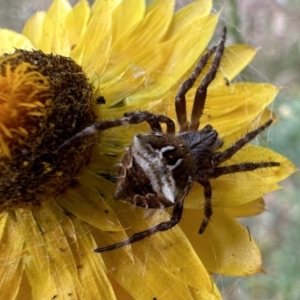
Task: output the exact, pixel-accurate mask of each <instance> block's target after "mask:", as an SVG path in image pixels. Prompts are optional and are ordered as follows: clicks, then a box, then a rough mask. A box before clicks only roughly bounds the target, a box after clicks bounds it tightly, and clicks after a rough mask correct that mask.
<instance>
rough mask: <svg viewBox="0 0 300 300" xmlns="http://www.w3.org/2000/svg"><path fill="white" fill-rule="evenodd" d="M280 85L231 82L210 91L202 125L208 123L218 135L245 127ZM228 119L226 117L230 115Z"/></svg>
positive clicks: (262, 108) (273, 95)
mask: <svg viewBox="0 0 300 300" xmlns="http://www.w3.org/2000/svg"><path fill="white" fill-rule="evenodd" d="M278 91H279V88H277V87H275V86H273V85H271V84H267V83H264V84H263V83H250V82H241V83H234V84H231V85H230V86H219V87H218V88H215V89H211V90H209V94H208V95H209V96H208V101H207V104H206V109H205V110H204V115H203V116H202V120H201V121H202V124H211V125H213V127H214V128H215V129H216V130H217V131H218V132H219V134H220V135H221V136H225V135H229V134H231V133H233V132H235V131H237V129H240V128H244V127H246V126H247V125H248V124H249V123H251V122H252V121H253V120H254V119H255V118H257V116H258V115H259V114H260V113H261V111H263V110H264V109H265V108H266V106H267V105H268V104H270V103H271V102H272V101H273V100H274V97H275V96H276V95H277V93H278ZM229 115H230V118H228V117H226V116H229Z"/></svg>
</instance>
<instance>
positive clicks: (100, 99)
mask: <svg viewBox="0 0 300 300" xmlns="http://www.w3.org/2000/svg"><path fill="white" fill-rule="evenodd" d="M105 102H106V101H105V98H104V97H103V96H99V97H97V98H96V103H97V104H105Z"/></svg>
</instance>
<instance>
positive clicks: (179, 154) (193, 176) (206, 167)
mask: <svg viewBox="0 0 300 300" xmlns="http://www.w3.org/2000/svg"><path fill="white" fill-rule="evenodd" d="M225 40H226V28H224V29H223V31H222V33H221V38H220V41H219V43H218V45H217V46H216V47H213V48H212V49H210V50H208V52H207V53H206V54H205V55H204V56H202V57H201V59H200V61H199V62H198V63H197V65H196V67H195V69H194V70H193V72H192V73H191V74H190V76H189V77H188V78H187V79H186V80H185V81H184V82H183V83H182V84H181V86H180V87H179V90H178V92H177V95H176V98H175V110H176V115H177V121H178V124H179V134H178V135H176V134H175V124H174V122H173V121H172V120H171V119H169V118H168V117H166V116H163V115H154V114H152V113H149V112H146V111H144V112H130V113H126V114H125V115H124V118H122V119H117V120H111V121H103V122H99V123H95V124H93V125H91V126H89V127H87V128H86V129H84V130H83V131H81V132H79V133H78V134H77V135H75V136H74V137H72V138H71V139H69V140H68V141H66V142H65V143H64V144H63V145H61V146H60V148H62V147H64V146H65V145H66V144H68V143H70V142H71V141H73V140H74V139H78V138H81V137H83V136H87V135H90V134H93V133H95V132H96V131H97V130H106V129H109V128H112V127H116V126H121V125H126V124H138V123H141V122H144V121H145V122H148V123H149V125H150V127H151V129H152V133H149V134H137V135H136V136H135V137H134V139H133V143H132V144H131V146H130V147H129V149H128V151H127V152H126V154H125V156H124V158H123V161H122V166H121V168H120V176H119V179H118V182H117V188H116V191H115V194H114V197H115V199H122V200H126V201H128V202H130V203H132V204H134V205H137V206H142V207H145V208H164V207H169V206H173V211H172V214H171V217H170V220H169V221H166V222H162V223H160V224H158V225H156V226H154V227H152V228H150V229H147V230H145V231H142V232H138V233H135V234H133V235H132V236H131V237H129V238H128V239H126V240H123V241H121V242H119V243H116V244H113V245H109V246H105V247H99V248H97V249H95V250H94V251H95V252H104V251H108V250H114V249H118V248H120V247H123V246H126V245H129V244H131V243H134V242H137V241H139V240H142V239H144V238H145V237H148V236H151V235H153V234H155V233H157V232H160V231H165V230H168V229H170V228H172V227H174V226H175V225H176V224H178V223H179V221H180V219H181V217H182V212H183V204H184V199H185V197H186V195H187V194H188V193H189V191H190V189H191V188H192V185H193V182H195V181H196V182H198V183H199V184H201V185H202V186H203V187H204V198H205V204H204V219H203V221H202V224H201V226H200V229H199V233H203V232H204V230H205V228H206V227H207V225H208V224H209V220H210V218H211V216H212V213H213V211H212V204H211V197H212V189H211V184H210V181H209V180H210V179H212V178H218V177H220V176H222V175H226V174H232V173H237V172H245V171H253V170H256V169H260V168H266V167H275V166H279V165H280V164H279V163H278V162H273V161H271V162H258V163H239V164H234V165H230V166H220V164H221V163H223V162H225V161H226V160H228V159H230V158H231V157H232V156H233V155H234V154H235V153H236V152H238V151H239V150H240V149H241V148H242V147H243V146H245V145H246V144H247V143H249V142H250V141H251V140H252V139H254V138H255V137H256V136H257V135H258V134H259V133H260V132H262V131H263V130H265V129H266V128H268V127H269V126H270V125H271V123H272V120H269V121H267V122H266V123H265V124H263V125H262V126H260V127H259V128H257V129H255V130H253V131H251V132H249V133H247V134H246V135H244V136H243V137H242V138H241V139H240V140H238V141H236V142H235V143H234V144H233V145H232V146H231V147H229V148H227V149H226V150H224V151H218V150H219V149H220V148H221V146H222V145H223V141H222V140H221V139H220V138H219V137H218V132H217V131H215V130H214V129H213V127H212V126H211V125H206V126H205V127H204V128H202V129H200V130H198V128H199V125H200V118H201V116H202V113H203V110H204V105H205V100H206V95H207V88H208V86H209V84H210V83H211V82H212V81H213V80H214V78H215V76H216V73H217V71H218V68H219V66H220V62H221V58H222V56H223V53H224V47H225ZM213 54H214V58H213V61H212V64H211V66H210V69H209V71H208V73H207V74H206V75H205V76H204V77H203V79H202V81H201V83H200V85H199V87H198V88H197V90H196V93H195V97H194V103H193V108H192V112H191V117H190V121H188V120H187V111H186V98H185V96H186V93H187V92H188V91H189V90H190V88H191V87H192V86H193V85H194V83H195V81H196V79H197V78H198V76H199V74H200V73H201V71H202V70H203V68H204V66H205V65H206V63H207V61H208V59H209V58H210V57H211V56H212V55H213ZM160 123H165V124H166V126H167V132H166V133H163V131H162V128H161V126H160Z"/></svg>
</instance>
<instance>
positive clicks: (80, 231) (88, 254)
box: [71, 217, 116, 300]
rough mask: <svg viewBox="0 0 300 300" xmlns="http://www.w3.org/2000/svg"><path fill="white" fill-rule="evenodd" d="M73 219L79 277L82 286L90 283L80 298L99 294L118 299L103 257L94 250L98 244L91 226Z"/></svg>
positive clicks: (104, 297) (93, 296)
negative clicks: (92, 233)
mask: <svg viewBox="0 0 300 300" xmlns="http://www.w3.org/2000/svg"><path fill="white" fill-rule="evenodd" d="M71 219H72V221H73V224H74V230H75V232H76V235H77V243H78V249H77V251H76V252H74V256H75V259H76V266H77V274H78V278H79V281H80V282H81V285H82V287H86V284H87V283H88V288H84V290H83V292H84V293H83V294H82V296H81V297H79V299H97V298H98V297H99V295H101V297H102V298H103V299H112V300H113V299H116V298H115V294H114V291H113V289H112V287H111V284H110V282H109V280H108V278H107V272H106V269H105V266H104V263H103V260H102V257H101V255H99V254H95V252H93V251H92V249H95V248H96V244H95V241H94V239H93V236H92V235H91V231H90V228H89V227H88V226H87V225H86V224H85V223H84V222H82V221H81V220H80V219H78V218H76V217H71ZM77 254H78V255H77Z"/></svg>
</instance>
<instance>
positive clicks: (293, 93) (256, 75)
mask: <svg viewBox="0 0 300 300" xmlns="http://www.w3.org/2000/svg"><path fill="white" fill-rule="evenodd" d="M204 1H205V0H204ZM51 2H52V0H42V1H38V0H27V1H24V0H19V1H17V0H15V1H7V0H0V27H2V28H10V29H13V30H16V31H18V32H21V30H22V27H23V25H24V22H25V20H26V19H27V18H28V17H30V16H31V15H32V14H33V13H34V12H36V11H37V10H38V9H39V10H43V9H44V10H45V9H47V8H48V7H49V6H50V4H51ZM70 2H71V3H73V4H74V3H76V2H77V1H76V0H74V1H70ZM187 2H188V1H186V0H181V1H179V0H178V4H177V7H180V6H182V5H184V4H186V3H187ZM214 11H215V12H221V19H220V23H219V27H218V28H219V29H218V30H217V32H220V30H221V27H223V26H224V25H226V26H227V29H228V42H227V44H232V43H247V44H249V45H251V46H253V47H255V48H259V49H260V50H259V51H258V53H257V56H256V57H255V59H254V60H253V62H252V63H251V64H250V66H249V67H247V68H246V69H245V70H244V71H243V72H242V73H241V74H240V75H239V77H238V80H243V81H256V82H270V83H274V84H276V85H278V86H282V87H284V89H282V91H281V92H280V94H279V95H278V97H277V99H276V101H275V103H274V104H272V107H271V109H272V110H273V111H274V112H275V114H276V115H277V117H278V119H279V121H278V122H277V123H276V124H275V125H274V126H273V127H272V128H271V129H270V130H269V132H268V133H267V135H265V140H262V141H261V143H263V144H265V143H266V144H267V145H268V147H270V148H272V149H274V150H275V151H277V152H279V153H281V154H283V155H285V156H287V157H288V158H289V159H290V160H292V161H293V162H294V164H295V165H296V166H297V167H298V168H300V155H299V154H300V130H299V128H300V36H299V29H300V1H298V0H277V1H276V0H264V1H262V0H215V1H214ZM216 37H218V35H216ZM282 186H283V187H284V189H282V190H280V191H276V192H274V193H272V194H270V195H268V196H266V198H265V200H266V203H267V211H266V212H265V213H264V214H263V215H260V216H258V217H254V218H251V220H242V222H244V224H245V226H249V228H250V230H251V233H252V234H253V235H254V236H255V238H256V241H257V243H258V245H259V246H260V248H261V250H262V254H263V258H264V265H263V268H264V271H265V274H259V275H255V276H251V277H248V278H237V277H233V278H228V277H222V276H215V279H216V281H217V283H218V286H219V288H220V290H221V291H222V294H223V297H224V299H233V300H235V299H246V300H247V299H274V300H281V299H290V300H293V299H295V300H296V299H300V259H299V258H298V255H299V252H300V234H299V231H300V204H299V197H300V193H299V190H300V188H299V186H300V173H297V174H294V175H293V176H291V177H290V178H289V179H288V180H285V181H284V182H282Z"/></svg>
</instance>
